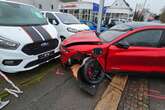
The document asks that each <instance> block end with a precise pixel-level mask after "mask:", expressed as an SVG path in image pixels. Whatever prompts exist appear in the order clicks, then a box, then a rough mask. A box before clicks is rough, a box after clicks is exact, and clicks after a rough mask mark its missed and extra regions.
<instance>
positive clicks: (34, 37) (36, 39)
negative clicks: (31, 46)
mask: <svg viewBox="0 0 165 110" xmlns="http://www.w3.org/2000/svg"><path fill="white" fill-rule="evenodd" d="M22 28H23V30H24V31H25V32H26V33H27V34H28V35H29V36H30V37H31V39H32V40H33V41H34V42H40V41H43V40H42V38H41V36H40V35H39V34H38V33H37V32H36V31H35V30H34V29H33V28H32V27H31V26H23V27H22Z"/></svg>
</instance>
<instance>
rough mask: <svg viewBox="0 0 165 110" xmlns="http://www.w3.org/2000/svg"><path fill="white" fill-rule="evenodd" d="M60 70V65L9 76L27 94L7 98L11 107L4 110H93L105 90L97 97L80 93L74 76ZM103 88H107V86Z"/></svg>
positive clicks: (50, 65) (51, 65)
mask: <svg viewBox="0 0 165 110" xmlns="http://www.w3.org/2000/svg"><path fill="white" fill-rule="evenodd" d="M43 68H47V69H43ZM48 68H49V69H48ZM60 68H61V66H60V65H59V64H57V63H53V64H47V65H44V66H42V67H40V69H36V70H33V71H29V72H24V73H19V74H17V75H12V76H9V77H10V78H11V79H12V80H13V81H14V82H15V83H16V84H17V85H19V87H20V88H21V89H22V90H23V91H24V94H23V95H20V97H19V98H18V99H17V98H15V97H13V96H11V95H10V96H9V97H7V99H10V100H11V103H10V104H9V105H8V106H6V108H4V109H3V110H93V109H94V107H95V105H96V102H97V101H98V100H99V97H100V96H101V94H102V92H103V91H104V89H101V90H100V91H99V92H98V93H97V95H96V96H90V95H87V94H86V93H84V92H82V91H81V90H80V89H79V87H78V85H77V83H76V81H75V80H74V79H72V77H71V75H70V72H69V71H67V72H66V71H61V69H60ZM59 70H60V71H59ZM39 72H41V73H42V74H41V73H39ZM61 73H64V74H61ZM33 77H34V78H35V79H38V80H34V78H33ZM29 79H31V82H30V80H29ZM1 85H2V84H1ZM4 85H7V84H5V83H4ZM7 86H8V87H10V86H9V85H7ZM101 87H102V88H103V87H105V86H104V84H102V86H101ZM2 88H3V87H1V89H2Z"/></svg>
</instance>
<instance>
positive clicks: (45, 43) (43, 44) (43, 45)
mask: <svg viewBox="0 0 165 110" xmlns="http://www.w3.org/2000/svg"><path fill="white" fill-rule="evenodd" d="M48 45H49V43H48V42H44V43H42V44H41V47H46V46H48Z"/></svg>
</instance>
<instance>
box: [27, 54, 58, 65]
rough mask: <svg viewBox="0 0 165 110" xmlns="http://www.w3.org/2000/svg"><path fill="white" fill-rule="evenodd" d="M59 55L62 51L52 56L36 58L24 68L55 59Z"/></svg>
mask: <svg viewBox="0 0 165 110" xmlns="http://www.w3.org/2000/svg"><path fill="white" fill-rule="evenodd" d="M59 55H60V52H57V53H54V54H52V55H51V56H48V57H45V58H43V59H38V60H35V61H33V62H30V63H28V64H27V65H26V66H25V67H24V68H30V67H33V66H35V65H39V64H43V63H46V61H49V60H51V59H53V58H55V57H57V56H59Z"/></svg>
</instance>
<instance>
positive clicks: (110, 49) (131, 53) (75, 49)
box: [61, 26, 165, 73]
mask: <svg viewBox="0 0 165 110" xmlns="http://www.w3.org/2000/svg"><path fill="white" fill-rule="evenodd" d="M148 29H165V26H144V27H141V28H137V29H134V30H132V31H128V32H127V33H126V34H123V35H121V36H119V37H118V38H117V39H115V40H114V41H112V42H109V43H103V44H95V45H94V44H92V42H101V40H100V39H99V38H98V37H96V34H94V32H89V31H84V32H80V33H77V34H75V35H73V36H71V37H70V38H68V39H66V40H64V42H63V44H62V47H61V53H62V56H61V61H62V63H64V64H65V63H66V62H67V61H68V60H69V59H70V58H71V57H72V56H74V55H76V54H78V53H81V54H86V55H89V56H91V57H94V56H92V50H93V49H94V48H102V49H103V54H102V55H100V56H98V57H97V58H96V59H97V60H98V62H99V63H100V65H101V66H102V68H103V70H104V72H106V73H111V72H112V71H114V70H115V71H125V72H144V73H150V72H158V73H165V68H164V67H165V48H156V47H155V48H154V47H137V46H136V47H133V46H130V48H128V49H122V48H118V47H116V46H115V45H114V44H115V43H116V42H119V41H120V40H121V39H123V38H126V37H127V36H129V35H131V34H133V33H136V32H139V31H143V30H148ZM82 42H84V44H81V43H82ZM74 43H77V44H76V45H72V46H69V47H67V45H70V44H74ZM78 43H80V44H78ZM85 43H86V44H85ZM89 43H91V45H90V44H89ZM64 46H66V48H64Z"/></svg>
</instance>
